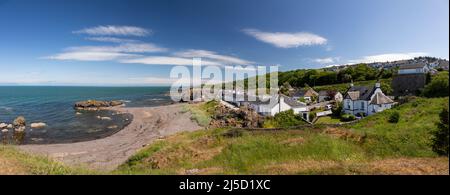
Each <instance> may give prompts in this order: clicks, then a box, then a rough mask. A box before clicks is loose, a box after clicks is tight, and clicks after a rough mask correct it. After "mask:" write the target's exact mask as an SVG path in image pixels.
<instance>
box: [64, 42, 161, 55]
mask: <svg viewBox="0 0 450 195" xmlns="http://www.w3.org/2000/svg"><path fill="white" fill-rule="evenodd" d="M66 50H67V51H91V52H125V53H154V52H165V51H167V49H166V48H162V47H159V46H157V45H155V44H151V43H125V44H120V45H117V46H80V47H69V48H67V49H66Z"/></svg>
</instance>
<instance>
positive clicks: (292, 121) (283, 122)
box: [263, 110, 305, 127]
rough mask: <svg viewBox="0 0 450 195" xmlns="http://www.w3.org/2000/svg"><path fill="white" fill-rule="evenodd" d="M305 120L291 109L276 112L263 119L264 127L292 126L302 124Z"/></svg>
mask: <svg viewBox="0 0 450 195" xmlns="http://www.w3.org/2000/svg"><path fill="white" fill-rule="evenodd" d="M304 124H305V121H303V119H302V118H301V117H300V116H299V115H296V114H294V111H293V110H288V111H284V112H280V113H277V114H276V115H275V116H274V117H272V118H268V119H266V120H265V121H264V125H263V126H264V127H292V126H298V125H304Z"/></svg>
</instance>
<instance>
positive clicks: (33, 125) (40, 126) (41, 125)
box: [30, 122, 47, 129]
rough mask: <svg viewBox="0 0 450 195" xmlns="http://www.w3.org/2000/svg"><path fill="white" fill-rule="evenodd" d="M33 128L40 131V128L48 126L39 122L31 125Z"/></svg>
mask: <svg viewBox="0 0 450 195" xmlns="http://www.w3.org/2000/svg"><path fill="white" fill-rule="evenodd" d="M30 126H31V128H34V129H39V128H43V127H46V126H47V124H45V123H42V122H39V123H31V125H30Z"/></svg>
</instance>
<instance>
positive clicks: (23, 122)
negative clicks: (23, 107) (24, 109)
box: [13, 116, 26, 128]
mask: <svg viewBox="0 0 450 195" xmlns="http://www.w3.org/2000/svg"><path fill="white" fill-rule="evenodd" d="M13 125H14V127H16V128H17V127H25V125H26V120H25V117H23V116H19V117H17V118H16V119H14V122H13Z"/></svg>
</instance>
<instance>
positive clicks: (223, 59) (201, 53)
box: [175, 49, 254, 65]
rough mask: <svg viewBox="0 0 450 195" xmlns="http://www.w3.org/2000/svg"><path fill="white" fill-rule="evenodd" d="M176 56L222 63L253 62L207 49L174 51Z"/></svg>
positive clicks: (243, 63)
mask: <svg viewBox="0 0 450 195" xmlns="http://www.w3.org/2000/svg"><path fill="white" fill-rule="evenodd" d="M175 55H176V56H180V57H185V58H204V59H208V60H213V61H217V62H218V63H223V64H224V65H250V64H254V62H252V61H248V60H244V59H240V58H237V57H233V56H227V55H220V54H217V53H216V52H213V51H207V50H194V49H190V50H186V51H182V52H177V53H175Z"/></svg>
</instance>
